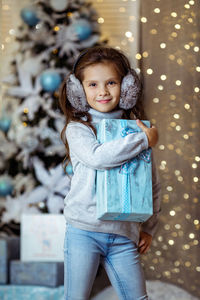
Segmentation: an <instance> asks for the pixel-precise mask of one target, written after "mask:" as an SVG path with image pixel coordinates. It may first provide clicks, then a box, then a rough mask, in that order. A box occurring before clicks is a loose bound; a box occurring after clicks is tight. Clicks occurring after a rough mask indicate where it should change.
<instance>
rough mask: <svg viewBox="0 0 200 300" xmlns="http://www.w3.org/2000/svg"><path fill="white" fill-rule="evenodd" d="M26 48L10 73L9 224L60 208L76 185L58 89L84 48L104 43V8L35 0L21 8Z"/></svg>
mask: <svg viewBox="0 0 200 300" xmlns="http://www.w3.org/2000/svg"><path fill="white" fill-rule="evenodd" d="M21 18H22V25H21V26H20V27H19V28H18V30H17V34H16V40H17V41H18V44H19V49H18V51H17V52H16V53H15V55H14V58H13V61H12V62H11V74H10V75H9V76H7V77H6V78H5V79H4V83H3V87H4V88H2V89H3V91H2V92H3V94H4V96H3V97H5V99H6V97H9V99H11V98H12V99H13V98H14V102H13V100H12V101H7V103H6V100H5V99H4V106H3V109H2V110H1V116H0V144H1V148H0V159H1V162H0V170H1V173H2V174H3V175H1V176H0V203H1V207H0V208H1V214H0V215H1V229H3V231H6V232H7V233H10V232H11V233H13V230H12V228H13V227H14V226H15V225H16V224H18V223H20V217H21V214H22V213H41V212H49V213H60V212H62V210H63V199H64V197H65V196H66V194H67V192H68V190H69V186H70V176H71V174H72V171H71V169H70V166H69V167H68V169H67V170H66V171H67V172H68V174H69V176H66V174H65V172H64V170H63V166H62V161H63V159H64V156H65V147H64V145H63V143H62V141H61V139H60V132H61V130H62V128H63V126H64V117H63V115H62V113H61V111H60V109H59V104H58V96H59V94H58V90H59V86H60V84H61V82H62V80H63V79H64V77H65V76H66V75H67V74H68V73H69V72H70V71H71V69H72V66H73V63H74V61H75V59H76V57H77V56H78V55H79V53H80V52H81V51H83V50H84V49H86V48H88V47H91V46H94V45H99V44H100V42H99V37H100V34H99V30H98V24H97V15H96V12H95V11H94V9H93V8H92V6H91V4H90V3H86V2H85V1H82V0H37V1H36V0H35V1H32V2H31V3H30V5H29V6H28V7H25V8H23V9H22V10H21Z"/></svg>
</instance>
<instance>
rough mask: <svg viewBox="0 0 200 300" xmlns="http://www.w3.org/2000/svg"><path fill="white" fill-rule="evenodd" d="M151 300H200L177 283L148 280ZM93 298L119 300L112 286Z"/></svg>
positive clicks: (93, 299)
mask: <svg viewBox="0 0 200 300" xmlns="http://www.w3.org/2000/svg"><path fill="white" fill-rule="evenodd" d="M147 291H148V296H149V300H161V299H162V300H200V299H199V298H196V297H194V296H192V295H190V294H188V293H187V292H186V291H185V290H183V289H181V288H180V287H177V286H175V285H172V284H169V283H165V282H161V281H147ZM91 300H118V297H117V295H116V294H115V291H114V290H113V288H112V287H111V286H109V287H107V288H105V289H104V290H103V291H102V292H100V293H99V294H97V295H96V296H95V297H93V298H92V299H91Z"/></svg>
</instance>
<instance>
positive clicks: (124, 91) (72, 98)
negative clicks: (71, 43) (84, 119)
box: [66, 69, 141, 112]
mask: <svg viewBox="0 0 200 300" xmlns="http://www.w3.org/2000/svg"><path fill="white" fill-rule="evenodd" d="M66 89H67V98H68V100H69V102H70V103H71V105H72V106H73V107H74V108H75V109H77V110H78V111H80V112H87V111H88V110H89V109H90V106H89V104H88V103H87V100H86V96H85V92H84V89H83V86H82V84H81V82H80V81H79V80H78V79H77V78H76V77H75V75H74V74H71V75H70V76H69V77H68V78H67V81H66ZM140 93H141V83H140V80H139V78H138V75H137V73H136V72H135V70H133V69H130V70H129V72H128V74H127V75H126V76H124V78H123V79H122V82H121V95H120V101H119V107H120V108H122V109H125V110H127V109H131V108H132V107H134V106H135V104H136V102H137V100H138V98H139V96H140Z"/></svg>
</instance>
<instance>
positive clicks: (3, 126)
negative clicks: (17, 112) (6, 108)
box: [0, 117, 11, 132]
mask: <svg viewBox="0 0 200 300" xmlns="http://www.w3.org/2000/svg"><path fill="white" fill-rule="evenodd" d="M10 125H11V120H10V119H9V118H6V117H2V118H1V119H0V130H2V131H3V132H7V131H8V130H9V129H10Z"/></svg>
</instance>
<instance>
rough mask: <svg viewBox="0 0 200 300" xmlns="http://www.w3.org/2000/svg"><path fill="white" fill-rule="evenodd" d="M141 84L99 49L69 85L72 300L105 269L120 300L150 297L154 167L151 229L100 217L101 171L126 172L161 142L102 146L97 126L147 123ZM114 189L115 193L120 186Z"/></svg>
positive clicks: (128, 140) (141, 138) (65, 89)
mask: <svg viewBox="0 0 200 300" xmlns="http://www.w3.org/2000/svg"><path fill="white" fill-rule="evenodd" d="M140 92H141V85H140V82H139V79H138V77H137V74H136V73H135V71H134V70H132V69H131V67H130V64H129V61H128V59H127V58H126V57H125V55H124V54H122V53H121V52H120V51H117V50H115V49H112V48H107V47H94V48H90V49H88V50H87V51H85V52H84V53H82V54H81V55H80V56H79V58H78V60H77V61H76V63H75V65H74V69H73V72H72V73H71V74H70V75H69V76H68V77H67V78H66V80H65V81H64V83H63V85H62V87H61V96H60V105H61V108H62V110H63V112H64V114H65V116H66V125H65V127H64V129H63V131H62V139H63V141H64V143H65V145H66V149H67V159H68V160H69V159H70V161H71V163H72V167H73V172H74V175H73V177H72V181H71V189H70V191H69V193H68V194H67V196H66V198H65V209H64V214H65V218H66V221H67V228H66V237H65V242H64V263H65V300H87V299H89V295H90V292H91V288H92V285H93V282H94V279H95V276H96V273H97V269H98V267H99V264H100V263H102V264H103V265H104V267H105V270H106V272H107V274H108V276H109V279H110V281H111V283H112V285H113V287H114V288H115V290H116V292H117V294H118V297H119V299H123V300H125V299H126V300H136V299H137V300H139V299H140V300H141V299H148V296H147V293H146V288H145V280H144V275H143V271H142V268H141V264H140V260H139V253H146V252H147V250H148V249H149V247H150V244H151V240H152V235H153V234H154V232H155V228H156V224H157V215H158V212H159V183H158V180H157V175H156V172H155V166H154V163H153V168H152V175H153V176H152V178H153V201H154V203H153V206H154V214H153V216H152V217H151V218H150V219H148V220H147V221H146V222H144V223H143V224H140V223H136V222H126V221H102V220H98V219H97V218H96V195H95V183H96V182H95V178H96V171H97V170H106V169H110V168H113V167H116V166H120V165H122V164H123V163H125V162H127V161H128V160H130V159H132V158H133V157H135V156H137V155H138V154H139V153H140V152H141V151H143V150H144V149H147V148H148V147H153V146H155V144H156V143H157V139H158V136H157V129H156V128H153V127H152V128H147V127H146V126H145V125H144V124H143V123H142V122H141V121H139V120H137V125H138V126H139V127H140V128H141V129H142V132H139V133H134V134H129V135H127V136H126V137H125V138H121V139H119V140H115V141H111V142H107V143H103V144H100V143H99V142H98V141H97V138H96V130H95V124H97V123H98V122H100V121H101V120H102V119H107V118H110V119H123V118H124V119H130V118H131V116H132V118H136V117H137V118H138V117H139V118H141V117H142V115H141V113H140V111H139V110H138V107H139V105H137V104H136V101H137V99H138V97H139V96H140ZM113 188H114V187H113Z"/></svg>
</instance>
